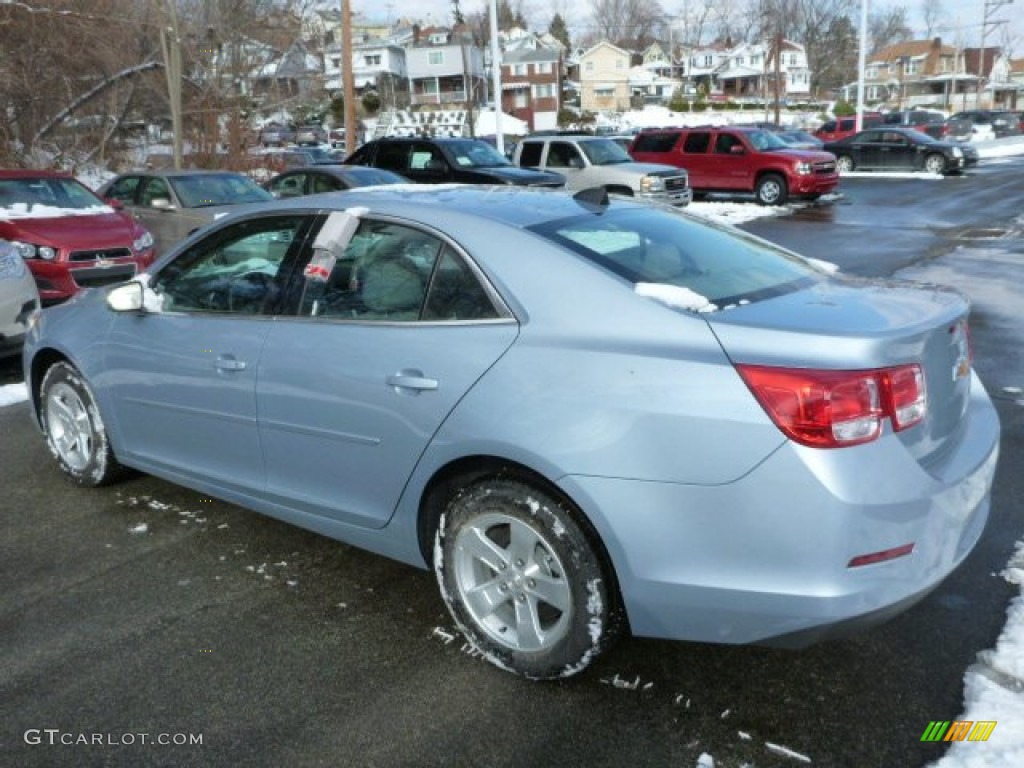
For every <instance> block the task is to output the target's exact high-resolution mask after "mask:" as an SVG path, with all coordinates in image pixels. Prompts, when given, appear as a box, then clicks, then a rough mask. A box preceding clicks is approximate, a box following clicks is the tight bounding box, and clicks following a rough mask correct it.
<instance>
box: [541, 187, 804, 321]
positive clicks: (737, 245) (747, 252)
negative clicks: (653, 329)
mask: <svg viewBox="0 0 1024 768" xmlns="http://www.w3.org/2000/svg"><path fill="white" fill-rule="evenodd" d="M530 229H531V230H533V231H534V232H536V233H537V234H539V235H541V236H542V237H544V238H546V239H548V240H551V241H553V242H555V243H558V244H560V245H562V246H564V247H566V248H568V249H570V250H572V251H574V252H575V253H578V254H580V255H581V256H583V257H585V258H587V259H589V260H590V261H592V262H594V263H596V264H598V265H600V266H602V267H604V268H605V269H608V270H610V271H611V272H613V273H615V274H616V275H619V276H620V277H623V278H625V279H626V280H629V281H630V282H631V283H634V284H640V283H646V284H656V285H659V286H672V287H674V288H678V289H685V290H686V291H690V292H693V294H697V295H698V296H699V297H701V298H703V299H706V300H707V301H708V302H710V303H711V304H714V305H716V306H718V307H727V306H730V305H736V304H741V303H749V302H753V301H757V300H761V299H765V298H770V297H772V296H779V295H782V294H785V293H790V292H792V291H794V290H797V289H799V288H802V287H804V286H807V285H810V284H811V283H813V282H815V281H817V280H820V279H822V274H821V273H820V272H818V271H817V270H815V269H814V268H812V267H811V266H810V265H809V264H808V263H807V262H806V261H805V260H804V259H802V258H801V257H799V256H797V255H796V254H793V253H790V252H788V251H785V250H782V249H780V248H778V247H776V246H773V245H771V244H770V243H767V242H765V241H763V240H760V239H758V238H755V237H753V236H751V235H747V234H744V233H741V232H737V231H736V230H732V229H726V228H724V227H719V226H714V225H708V223H707V222H705V221H703V220H701V221H698V220H696V219H695V218H693V217H692V216H690V215H688V214H685V213H681V212H676V211H674V210H669V209H666V208H661V207H654V206H651V207H643V208H637V207H630V208H623V209H617V210H616V209H611V210H608V211H606V212H605V213H603V214H602V215H600V216H596V215H594V214H584V215H581V216H574V217H571V218H568V219H559V220H555V221H550V222H546V223H544V224H540V225H536V226H534V227H531V228H530Z"/></svg>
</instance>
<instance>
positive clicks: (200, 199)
mask: <svg viewBox="0 0 1024 768" xmlns="http://www.w3.org/2000/svg"><path fill="white" fill-rule="evenodd" d="M168 181H170V182H171V186H172V187H174V191H175V192H176V193H177V195H178V199H179V200H181V204H182V205H184V206H185V207H186V208H208V207H210V206H213V205H237V204H239V203H262V202H263V201H264V200H273V199H274V196H273V195H272V194H270V193H269V192H267V191H266V190H265V189H263V188H261V187H259V186H258V185H257V184H256V182H254V181H253V180H252V179H249V178H246V177H245V176H240V175H238V174H235V173H209V174H207V173H204V174H196V175H195V176H172V177H170V178H169V179H168Z"/></svg>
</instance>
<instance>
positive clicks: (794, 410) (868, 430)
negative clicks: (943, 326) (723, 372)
mask: <svg viewBox="0 0 1024 768" xmlns="http://www.w3.org/2000/svg"><path fill="white" fill-rule="evenodd" d="M736 368H737V370H738V371H739V373H740V375H741V376H742V377H743V380H744V381H745V382H746V383H747V386H748V387H750V390H751V392H753V393H754V396H755V397H756V398H757V400H758V402H760V403H761V405H762V407H764V409H765V411H767V413H768V415H769V416H770V417H771V418H772V421H774V422H775V424H776V426H778V427H779V429H781V430H782V431H783V432H784V433H785V434H786V435H787V436H789V437H790V438H792V439H793V440H795V441H796V442H798V443H801V444H802V445H809V446H811V447H812V448H840V447H844V446H850V445H860V444H861V443H867V442H870V441H872V440H874V439H875V438H877V437H878V436H879V435H880V434H881V433H882V423H883V421H884V420H885V419H886V418H888V419H890V420H891V421H892V425H893V429H894V430H896V431H899V430H901V429H907V428H908V427H910V426H913V425H914V424H916V423H918V422H919V421H921V420H922V419H923V418H924V416H925V413H926V412H927V399H926V397H925V388H924V373H923V372H922V371H921V367H920V366H919V365H903V366H899V367H895V368H880V369H877V370H870V371H822V370H813V369H807V368H775V367H770V366H762V365H737V366H736Z"/></svg>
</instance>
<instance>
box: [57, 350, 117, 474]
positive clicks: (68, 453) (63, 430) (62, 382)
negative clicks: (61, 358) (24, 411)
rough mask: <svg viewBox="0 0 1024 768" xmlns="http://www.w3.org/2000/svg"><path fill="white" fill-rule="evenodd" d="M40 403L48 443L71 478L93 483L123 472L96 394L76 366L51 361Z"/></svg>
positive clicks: (65, 472)
mask: <svg viewBox="0 0 1024 768" xmlns="http://www.w3.org/2000/svg"><path fill="white" fill-rule="evenodd" d="M39 407H40V408H39V409H40V413H39V421H40V425H41V426H42V428H43V432H44V433H45V435H46V442H47V445H49V447H50V452H51V453H52V454H53V457H54V458H55V459H56V460H57V464H59V465H60V468H61V469H62V470H63V471H64V474H65V475H67V477H68V478H69V479H70V480H72V481H73V482H75V483H77V484H78V485H84V486H96V485H103V484H104V483H107V482H110V481H111V480H113V479H114V478H116V477H117V476H119V475H120V474H122V473H123V468H122V467H121V465H120V464H119V463H118V462H117V459H115V458H114V452H113V451H112V450H111V448H110V442H109V441H108V440H107V432H106V430H105V429H104V427H103V419H102V418H101V417H100V411H99V408H98V407H97V406H96V398H94V397H93V394H92V391H91V390H90V389H89V385H88V384H87V383H86V381H85V379H84V378H82V375H81V374H80V373H79V372H78V371H77V370H76V369H75V368H73V367H72V366H71V365H69V364H68V363H54V364H53V365H51V366H50V367H49V368H48V369H47V371H46V374H45V375H44V376H43V381H42V384H41V386H40V389H39Z"/></svg>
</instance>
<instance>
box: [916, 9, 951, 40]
mask: <svg viewBox="0 0 1024 768" xmlns="http://www.w3.org/2000/svg"><path fill="white" fill-rule="evenodd" d="M945 13H946V12H945V9H944V8H943V7H942V2H941V0H922V2H921V20H922V21H923V22H924V36H925V37H927V38H932V37H934V36H935V33H936V31H937V30H938V28H939V26H940V25H941V23H942V17H943V16H945Z"/></svg>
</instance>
